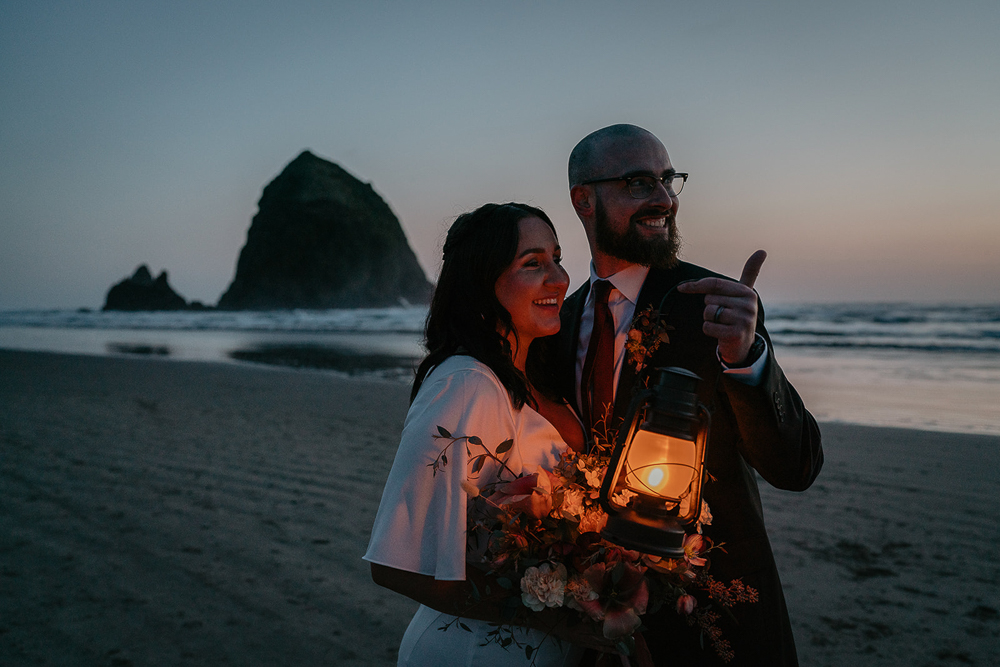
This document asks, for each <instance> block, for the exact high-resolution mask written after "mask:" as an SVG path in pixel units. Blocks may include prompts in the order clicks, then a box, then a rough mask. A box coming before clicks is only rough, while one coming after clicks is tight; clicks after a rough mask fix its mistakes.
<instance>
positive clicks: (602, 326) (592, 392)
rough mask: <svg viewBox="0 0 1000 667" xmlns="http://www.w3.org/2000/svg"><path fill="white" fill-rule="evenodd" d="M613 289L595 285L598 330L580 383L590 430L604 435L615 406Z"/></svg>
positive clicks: (600, 283) (608, 285)
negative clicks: (595, 430)
mask: <svg viewBox="0 0 1000 667" xmlns="http://www.w3.org/2000/svg"><path fill="white" fill-rule="evenodd" d="M612 289H613V286H612V284H611V283H610V282H608V281H607V280H598V281H596V282H594V329H593V331H592V332H591V333H590V346H589V347H588V348H587V357H586V359H585V360H584V362H583V376H582V378H581V380H580V386H581V389H582V393H583V397H582V398H583V409H584V410H585V417H586V420H587V426H589V427H590V428H591V429H592V432H593V429H595V427H596V428H597V429H598V430H597V432H598V433H601V434H604V433H606V431H607V430H608V427H609V426H610V424H609V423H605V422H604V420H605V417H607V418H608V420H609V421H610V416H611V413H612V412H613V409H612V407H613V404H614V380H615V320H614V318H613V317H612V316H611V311H610V310H609V309H608V296H609V295H610V294H611V290H612Z"/></svg>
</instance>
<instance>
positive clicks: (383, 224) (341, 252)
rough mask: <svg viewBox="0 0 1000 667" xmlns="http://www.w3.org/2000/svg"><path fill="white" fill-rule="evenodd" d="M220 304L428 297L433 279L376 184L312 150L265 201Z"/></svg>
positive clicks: (364, 302)
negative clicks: (425, 271)
mask: <svg viewBox="0 0 1000 667" xmlns="http://www.w3.org/2000/svg"><path fill="white" fill-rule="evenodd" d="M258 208H259V210H258V212H257V215H255V216H254V218H253V222H252V224H251V225H250V231H249V232H248V233H247V241H246V245H244V246H243V250H242V251H241V252H240V258H239V262H238V263H237V265H236V276H235V277H234V278H233V282H232V284H230V286H229V289H228V290H226V293H225V294H223V295H222V298H221V299H219V308H225V309H230V310H251V309H255V310H271V309H286V308H365V307H383V306H394V305H398V304H400V303H404V302H409V303H427V302H428V301H429V299H430V295H431V292H432V290H433V286H432V285H431V284H430V283H429V282H428V281H427V278H426V276H425V275H424V272H423V270H422V269H421V268H420V265H419V264H418V263H417V258H416V256H415V255H414V254H413V250H411V249H410V246H409V244H408V243H407V241H406V236H405V234H404V233H403V229H402V227H400V225H399V220H397V219H396V216H395V215H394V214H393V213H392V211H391V210H390V209H389V206H388V204H386V203H385V201H384V200H383V199H382V198H381V197H379V196H378V194H376V193H375V191H374V190H373V189H372V187H371V185H369V184H367V183H362V182H361V181H359V180H358V179H356V178H354V177H353V176H351V175H350V174H349V173H347V172H346V171H344V170H343V169H342V168H340V167H339V166H337V165H336V164H333V163H332V162H329V161H327V160H323V159H321V158H318V157H316V156H315V155H313V154H312V153H310V152H309V151H304V152H303V153H302V154H301V155H299V156H298V157H297V158H295V159H294V160H292V162H291V163H289V164H288V166H287V167H285V169H284V171H282V172H281V174H279V175H278V176H277V178H275V179H274V180H273V181H271V182H270V183H269V184H268V185H267V187H265V188H264V192H263V195H262V196H261V198H260V202H259V204H258Z"/></svg>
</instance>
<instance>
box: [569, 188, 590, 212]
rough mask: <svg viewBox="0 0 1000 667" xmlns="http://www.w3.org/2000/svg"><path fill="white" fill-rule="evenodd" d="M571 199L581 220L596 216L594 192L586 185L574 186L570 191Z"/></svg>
mask: <svg viewBox="0 0 1000 667" xmlns="http://www.w3.org/2000/svg"><path fill="white" fill-rule="evenodd" d="M569 199H570V201H571V202H573V208H574V209H575V210H576V214H577V215H578V216H580V218H589V217H590V216H592V215H593V214H594V198H593V192H592V191H591V189H590V188H588V187H587V186H585V185H574V186H573V187H571V188H570V189H569Z"/></svg>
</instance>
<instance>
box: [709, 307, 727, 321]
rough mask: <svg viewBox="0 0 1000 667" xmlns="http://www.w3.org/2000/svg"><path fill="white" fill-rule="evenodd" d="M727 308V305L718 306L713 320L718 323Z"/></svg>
mask: <svg viewBox="0 0 1000 667" xmlns="http://www.w3.org/2000/svg"><path fill="white" fill-rule="evenodd" d="M725 309H726V307H725V306H719V307H718V308H716V309H715V315H713V316H712V321H713V322H715V323H716V324H718V323H719V318H720V317H722V311H724V310H725Z"/></svg>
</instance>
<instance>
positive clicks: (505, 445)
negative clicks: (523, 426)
mask: <svg viewBox="0 0 1000 667" xmlns="http://www.w3.org/2000/svg"><path fill="white" fill-rule="evenodd" d="M513 446H514V441H513V440H511V439H509V438H508V439H507V440H504V441H503V442H501V443H500V444H499V445H497V454H503V453H504V452H506V451H507V450H509V449H510V448H511V447H513Z"/></svg>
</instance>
